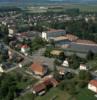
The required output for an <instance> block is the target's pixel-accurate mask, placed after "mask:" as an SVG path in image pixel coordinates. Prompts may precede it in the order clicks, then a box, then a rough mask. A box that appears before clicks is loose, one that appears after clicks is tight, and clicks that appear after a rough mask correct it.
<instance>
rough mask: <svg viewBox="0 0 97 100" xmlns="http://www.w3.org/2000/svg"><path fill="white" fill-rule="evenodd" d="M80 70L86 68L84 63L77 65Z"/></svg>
mask: <svg viewBox="0 0 97 100" xmlns="http://www.w3.org/2000/svg"><path fill="white" fill-rule="evenodd" d="M79 69H80V70H88V68H87V66H86V65H85V64H80V67H79Z"/></svg>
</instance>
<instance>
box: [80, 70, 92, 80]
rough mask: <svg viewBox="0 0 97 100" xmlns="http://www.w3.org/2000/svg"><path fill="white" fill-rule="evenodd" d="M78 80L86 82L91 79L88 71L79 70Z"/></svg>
mask: <svg viewBox="0 0 97 100" xmlns="http://www.w3.org/2000/svg"><path fill="white" fill-rule="evenodd" d="M79 79H80V80H84V81H85V82H88V81H89V80H90V79H91V74H90V73H89V72H88V71H84V70H81V71H80V72H79Z"/></svg>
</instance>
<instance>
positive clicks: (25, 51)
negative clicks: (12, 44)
mask: <svg viewBox="0 0 97 100" xmlns="http://www.w3.org/2000/svg"><path fill="white" fill-rule="evenodd" d="M29 51H30V47H29V46H28V45H26V44H25V45H22V46H21V52H22V53H23V54H24V55H25V56H27V55H28V54H29Z"/></svg>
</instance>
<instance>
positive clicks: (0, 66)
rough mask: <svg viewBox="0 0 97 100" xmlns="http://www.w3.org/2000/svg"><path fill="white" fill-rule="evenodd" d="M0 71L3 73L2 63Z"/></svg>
mask: <svg viewBox="0 0 97 100" xmlns="http://www.w3.org/2000/svg"><path fill="white" fill-rule="evenodd" d="M0 72H1V73H3V72H4V69H3V68H2V64H0Z"/></svg>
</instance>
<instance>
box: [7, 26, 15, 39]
mask: <svg viewBox="0 0 97 100" xmlns="http://www.w3.org/2000/svg"><path fill="white" fill-rule="evenodd" d="M8 32H9V34H8V36H9V37H13V35H14V34H15V33H16V28H15V27H9V28H8Z"/></svg>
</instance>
